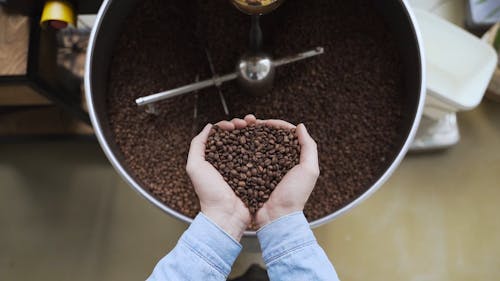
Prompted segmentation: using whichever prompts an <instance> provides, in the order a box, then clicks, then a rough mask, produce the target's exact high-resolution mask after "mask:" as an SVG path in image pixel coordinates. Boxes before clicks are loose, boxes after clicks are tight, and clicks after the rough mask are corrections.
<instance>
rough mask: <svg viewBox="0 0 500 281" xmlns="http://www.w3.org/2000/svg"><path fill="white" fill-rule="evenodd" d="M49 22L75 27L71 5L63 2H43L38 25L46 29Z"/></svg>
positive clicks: (60, 0) (61, 0) (74, 17)
mask: <svg viewBox="0 0 500 281" xmlns="http://www.w3.org/2000/svg"><path fill="white" fill-rule="evenodd" d="M51 21H56V22H63V23H66V24H70V25H73V26H76V16H75V11H74V9H73V5H71V3H69V2H68V1H64V0H59V1H47V2H45V6H44V7H43V12H42V18H41V20H40V25H41V26H42V27H46V26H47V25H48V23H49V22H51Z"/></svg>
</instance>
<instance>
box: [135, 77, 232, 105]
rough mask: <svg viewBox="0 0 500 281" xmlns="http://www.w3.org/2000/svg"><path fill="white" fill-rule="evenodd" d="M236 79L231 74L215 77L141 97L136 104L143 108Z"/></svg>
mask: <svg viewBox="0 0 500 281" xmlns="http://www.w3.org/2000/svg"><path fill="white" fill-rule="evenodd" d="M236 78H238V75H237V74H236V73H230V74H226V75H224V76H220V77H213V78H212V79H208V80H204V81H200V82H197V83H193V84H189V85H186V86H182V87H179V88H177V89H172V90H168V91H165V92H161V93H157V94H153V95H150V96H146V97H141V98H138V99H136V100H135V102H136V103H137V105H139V106H143V105H147V104H150V103H155V102H158V101H161V100H165V99H170V98H173V97H176V96H180V95H183V94H186V93H190V92H194V91H197V90H201V89H204V88H207V87H210V86H216V85H221V84H222V83H224V82H227V81H231V80H234V79H236Z"/></svg>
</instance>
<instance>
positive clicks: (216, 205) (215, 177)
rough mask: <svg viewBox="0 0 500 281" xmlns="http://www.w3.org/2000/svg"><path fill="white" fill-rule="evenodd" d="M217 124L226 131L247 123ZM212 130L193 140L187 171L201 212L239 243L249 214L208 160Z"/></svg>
mask: <svg viewBox="0 0 500 281" xmlns="http://www.w3.org/2000/svg"><path fill="white" fill-rule="evenodd" d="M217 125H218V126H219V127H221V128H222V129H224V130H234V129H235V128H241V127H244V126H246V122H244V121H243V120H241V119H234V120H233V121H232V122H228V121H223V122H220V123H218V124H217ZM211 129H212V125H210V124H209V125H207V126H205V128H204V129H203V131H202V132H201V133H200V134H199V135H198V136H196V137H195V138H194V139H193V140H192V141H191V147H190V149H189V156H188V161H187V165H186V171H187V173H188V175H189V178H190V179H191V182H192V183H193V186H194V190H195V192H196V194H197V195H198V198H199V199H200V206H201V212H202V213H203V214H205V215H206V216H207V217H208V218H210V219H211V220H212V221H213V222H215V223H216V224H217V225H218V226H219V227H221V228H222V229H223V230H224V231H226V232H227V233H228V234H229V235H231V236H232V237H233V238H234V239H236V240H237V241H239V240H240V239H241V237H242V236H243V232H244V231H245V229H246V228H247V226H248V225H249V224H250V222H251V216H250V212H249V211H248V208H247V207H246V206H245V204H244V203H243V202H242V201H241V200H240V198H238V197H237V196H236V194H234V192H233V190H232V189H231V187H230V186H229V185H228V184H227V182H225V181H224V178H223V177H222V176H221V174H220V173H219V172H218V171H217V170H216V169H215V168H214V167H213V166H212V165H211V164H210V163H208V162H207V161H206V160H205V146H206V142H207V139H208V137H209V135H210V131H211Z"/></svg>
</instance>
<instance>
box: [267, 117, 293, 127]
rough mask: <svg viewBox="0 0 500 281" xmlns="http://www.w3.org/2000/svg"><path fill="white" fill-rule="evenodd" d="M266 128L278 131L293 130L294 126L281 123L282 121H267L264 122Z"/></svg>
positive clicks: (284, 122)
mask: <svg viewBox="0 0 500 281" xmlns="http://www.w3.org/2000/svg"><path fill="white" fill-rule="evenodd" d="M264 122H265V123H264V124H265V125H266V126H269V127H273V128H278V129H294V128H295V125H293V124H291V123H289V122H286V121H283V120H276V119H269V120H265V121H264Z"/></svg>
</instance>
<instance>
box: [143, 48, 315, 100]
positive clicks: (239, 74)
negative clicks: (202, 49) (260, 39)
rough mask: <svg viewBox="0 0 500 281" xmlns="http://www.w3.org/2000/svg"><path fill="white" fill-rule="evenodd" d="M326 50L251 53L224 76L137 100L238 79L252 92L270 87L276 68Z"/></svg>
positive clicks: (185, 91) (166, 96) (193, 89)
mask: <svg viewBox="0 0 500 281" xmlns="http://www.w3.org/2000/svg"><path fill="white" fill-rule="evenodd" d="M324 52H325V50H324V48H323V47H316V48H315V49H313V50H310V51H307V52H303V53H299V54H295V55H292V56H288V57H284V58H281V59H277V60H272V59H271V57H270V56H267V55H264V54H262V55H251V56H248V57H243V58H241V59H240V61H239V62H238V65H237V67H236V72H233V73H229V74H226V75H223V76H214V77H212V78H211V79H207V80H204V81H200V82H197V83H193V84H189V85H185V86H182V87H179V88H176V89H172V90H168V91H165V92H161V93H157V94H152V95H149V96H145V97H141V98H138V99H136V100H135V102H136V103H137V105H138V106H144V105H147V104H151V103H155V102H158V101H161V100H165V99H170V98H173V97H176V96H180V95H183V94H187V93H191V92H194V91H197V90H201V89H204V88H207V87H211V86H220V85H221V84H223V83H225V82H228V81H231V80H235V79H238V81H239V82H240V84H241V86H242V87H243V88H245V89H246V90H248V91H250V92H252V91H254V90H255V89H262V88H269V87H270V86H272V83H273V80H274V73H275V68H276V67H280V66H283V65H287V64H290V63H294V62H297V61H300V60H304V59H308V58H312V57H315V56H318V55H321V54H323V53H324Z"/></svg>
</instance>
